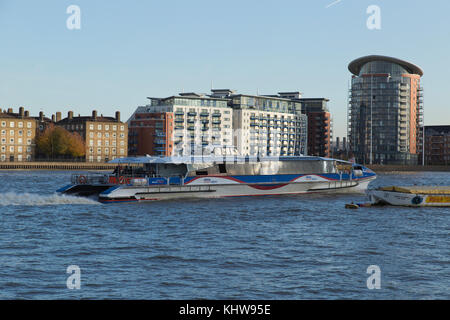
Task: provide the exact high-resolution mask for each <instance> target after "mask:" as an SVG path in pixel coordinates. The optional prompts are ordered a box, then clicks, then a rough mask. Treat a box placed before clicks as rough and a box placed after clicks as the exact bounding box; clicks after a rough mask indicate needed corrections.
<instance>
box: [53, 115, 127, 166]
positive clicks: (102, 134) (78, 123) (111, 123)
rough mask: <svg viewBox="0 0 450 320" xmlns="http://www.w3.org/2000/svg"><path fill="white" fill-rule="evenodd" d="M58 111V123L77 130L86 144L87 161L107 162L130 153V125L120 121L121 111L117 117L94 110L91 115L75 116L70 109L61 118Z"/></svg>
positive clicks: (56, 118)
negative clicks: (99, 113)
mask: <svg viewBox="0 0 450 320" xmlns="http://www.w3.org/2000/svg"><path fill="white" fill-rule="evenodd" d="M60 117H61V115H60V113H59V112H57V113H56V117H55V121H56V125H58V126H61V127H63V128H64V129H66V130H67V131H69V132H77V133H78V134H79V135H80V136H81V137H82V138H83V140H84V142H85V145H86V161H87V162H107V161H109V160H113V159H115V158H120V157H126V156H127V155H128V150H127V148H128V125H127V123H124V122H122V121H120V112H118V111H117V112H116V115H115V117H114V118H113V117H104V116H103V115H100V116H98V115H97V111H95V110H94V111H92V115H91V116H77V117H74V116H73V111H69V112H68V114H67V117H66V118H64V119H62V120H59V119H60Z"/></svg>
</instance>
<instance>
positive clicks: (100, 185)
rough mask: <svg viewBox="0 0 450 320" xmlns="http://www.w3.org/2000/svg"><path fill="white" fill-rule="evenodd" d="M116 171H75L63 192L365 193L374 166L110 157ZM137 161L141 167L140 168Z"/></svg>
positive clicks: (115, 195) (106, 197)
mask: <svg viewBox="0 0 450 320" xmlns="http://www.w3.org/2000/svg"><path fill="white" fill-rule="evenodd" d="M110 163H116V164H117V165H118V167H117V168H116V170H115V171H114V173H112V174H85V175H83V174H74V175H72V181H71V182H72V183H71V184H69V185H67V186H65V187H63V188H61V189H59V190H57V192H60V193H63V194H72V195H78V196H98V200H99V201H100V202H125V201H154V200H166V199H180V198H219V197H237V196H262V195H287V194H300V193H313V192H331V193H349V192H356V193H364V192H365V191H366V189H367V186H368V184H369V183H370V182H371V181H372V180H374V179H375V178H376V174H375V173H374V172H373V171H371V170H370V169H368V168H366V167H364V166H361V165H357V164H352V163H350V162H346V161H342V160H335V159H329V158H322V157H310V156H296V157H292V156H291V157H261V158H259V157H258V158H256V157H248V156H246V157H240V156H231V157H230V156H202V157H198V156H192V157H150V156H145V157H134V158H133V157H127V158H119V159H115V160H112V161H110ZM136 166H138V167H136Z"/></svg>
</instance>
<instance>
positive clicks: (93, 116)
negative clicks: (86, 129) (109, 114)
mask: <svg viewBox="0 0 450 320" xmlns="http://www.w3.org/2000/svg"><path fill="white" fill-rule="evenodd" d="M92 118H93V119H94V120H97V110H93V111H92Z"/></svg>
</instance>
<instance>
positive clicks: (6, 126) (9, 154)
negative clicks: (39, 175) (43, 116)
mask: <svg viewBox="0 0 450 320" xmlns="http://www.w3.org/2000/svg"><path fill="white" fill-rule="evenodd" d="M36 126H37V121H36V119H34V118H33V117H30V115H29V112H28V111H25V110H24V108H23V107H20V108H19V112H18V113H14V112H13V109H12V108H9V109H7V110H5V111H3V112H2V110H1V109H0V161H10V162H15V161H17V162H22V161H32V160H33V158H34V151H35V141H34V139H35V137H36Z"/></svg>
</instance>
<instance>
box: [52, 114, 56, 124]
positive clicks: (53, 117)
mask: <svg viewBox="0 0 450 320" xmlns="http://www.w3.org/2000/svg"><path fill="white" fill-rule="evenodd" d="M55 119H56V117H55V115H54V114H52V122H55Z"/></svg>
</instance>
